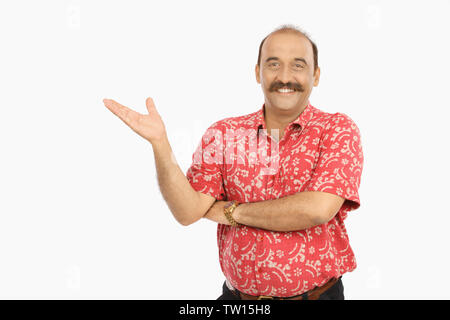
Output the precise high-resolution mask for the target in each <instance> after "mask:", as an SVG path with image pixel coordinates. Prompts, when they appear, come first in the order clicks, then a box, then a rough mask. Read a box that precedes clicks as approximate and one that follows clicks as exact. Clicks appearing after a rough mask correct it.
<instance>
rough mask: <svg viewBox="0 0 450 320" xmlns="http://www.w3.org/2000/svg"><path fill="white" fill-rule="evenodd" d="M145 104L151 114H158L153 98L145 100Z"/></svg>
mask: <svg viewBox="0 0 450 320" xmlns="http://www.w3.org/2000/svg"><path fill="white" fill-rule="evenodd" d="M145 104H146V106H147V110H148V113H149V114H153V113H158V112H157V111H156V107H155V103H154V102H153V99H152V98H150V97H148V98H147V100H145Z"/></svg>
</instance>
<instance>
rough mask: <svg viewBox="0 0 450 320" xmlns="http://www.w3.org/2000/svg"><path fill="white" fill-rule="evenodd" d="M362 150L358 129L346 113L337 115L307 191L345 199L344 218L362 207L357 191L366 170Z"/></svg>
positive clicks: (327, 128) (327, 131)
mask: <svg viewBox="0 0 450 320" xmlns="http://www.w3.org/2000/svg"><path fill="white" fill-rule="evenodd" d="M363 161H364V157H363V150H362V145H361V136H360V132H359V129H358V127H357V126H356V124H355V123H354V122H353V120H352V119H351V118H350V117H349V116H347V115H346V114H343V113H336V114H334V115H333V116H332V118H331V119H330V121H329V122H328V124H327V125H326V126H325V128H324V131H323V134H322V138H321V141H320V147H319V157H318V161H317V164H316V166H315V168H314V169H313V171H312V176H311V180H310V182H309V183H308V186H307V187H306V189H305V191H322V192H329V193H332V194H335V195H338V196H341V197H343V198H345V201H344V204H343V205H342V207H341V210H340V212H341V214H342V215H343V216H342V218H343V219H345V217H346V216H347V212H349V211H352V210H355V209H358V208H359V206H360V204H361V203H360V200H359V194H358V189H359V185H360V181H361V173H362V169H363Z"/></svg>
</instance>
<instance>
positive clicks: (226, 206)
mask: <svg viewBox="0 0 450 320" xmlns="http://www.w3.org/2000/svg"><path fill="white" fill-rule="evenodd" d="M233 204H234V200H232V201H229V202H228V203H227V204H226V205H225V207H224V208H225V209H228V208H229V207H231V206H232V205H233Z"/></svg>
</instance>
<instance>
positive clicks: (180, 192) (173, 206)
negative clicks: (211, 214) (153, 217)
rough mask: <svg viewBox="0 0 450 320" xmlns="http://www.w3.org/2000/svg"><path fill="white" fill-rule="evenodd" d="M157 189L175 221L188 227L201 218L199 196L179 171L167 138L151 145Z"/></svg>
mask: <svg viewBox="0 0 450 320" xmlns="http://www.w3.org/2000/svg"><path fill="white" fill-rule="evenodd" d="M152 147H153V153H154V157H155V166H156V173H157V178H158V184H159V189H160V191H161V194H162V196H163V198H164V200H165V201H166V203H167V205H168V207H169V209H170V211H171V212H172V214H173V215H174V217H175V219H176V220H177V221H178V222H179V223H181V224H182V225H188V224H191V223H192V222H194V221H196V220H198V219H200V218H201V217H202V216H203V213H202V212H201V208H200V207H199V195H198V193H197V191H195V190H194V189H193V188H192V186H191V185H190V183H189V181H188V180H187V178H186V176H185V175H184V174H183V172H182V171H181V169H180V167H179V165H178V163H177V162H176V159H175V156H174V154H173V152H172V148H171V146H170V143H169V140H168V139H167V137H166V138H165V139H163V140H161V141H159V142H155V143H152Z"/></svg>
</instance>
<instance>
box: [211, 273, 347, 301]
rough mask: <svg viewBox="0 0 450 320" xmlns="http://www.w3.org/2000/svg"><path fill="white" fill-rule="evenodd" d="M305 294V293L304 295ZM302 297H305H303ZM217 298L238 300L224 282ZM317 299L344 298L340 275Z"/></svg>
mask: <svg viewBox="0 0 450 320" xmlns="http://www.w3.org/2000/svg"><path fill="white" fill-rule="evenodd" d="M305 296H306V295H305ZM303 299H307V298H306V297H304V298H303ZM217 300H240V298H239V297H237V296H236V295H235V294H234V293H233V292H231V291H230V289H228V287H227V285H226V283H225V282H224V283H223V285H222V295H221V296H220V297H219V298H217ZM319 300H344V285H343V284H342V277H341V278H339V280H338V281H337V282H336V283H335V284H334V285H333V286H332V287H331V288H329V289H328V290H327V291H325V292H324V293H322V294H321V295H320V297H319Z"/></svg>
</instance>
